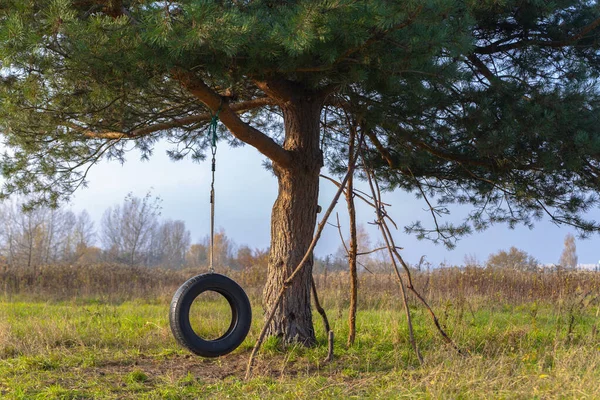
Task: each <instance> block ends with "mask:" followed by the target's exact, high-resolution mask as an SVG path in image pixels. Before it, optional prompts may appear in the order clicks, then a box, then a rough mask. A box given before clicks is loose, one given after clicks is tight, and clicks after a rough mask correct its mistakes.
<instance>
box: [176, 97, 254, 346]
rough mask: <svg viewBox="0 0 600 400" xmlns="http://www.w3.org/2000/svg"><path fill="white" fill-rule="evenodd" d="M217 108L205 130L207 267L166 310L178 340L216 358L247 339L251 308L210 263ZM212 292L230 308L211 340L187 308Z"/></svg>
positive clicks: (244, 295)
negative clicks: (208, 137)
mask: <svg viewBox="0 0 600 400" xmlns="http://www.w3.org/2000/svg"><path fill="white" fill-rule="evenodd" d="M219 111H220V107H219V110H218V111H217V113H216V114H215V115H213V116H212V119H211V122H210V125H209V128H208V133H209V135H212V137H211V152H212V168H211V169H212V182H211V186H210V204H211V207H210V253H209V270H208V273H206V274H201V275H197V276H195V277H193V278H190V279H188V280H187V281H186V282H185V283H184V284H183V285H181V287H179V289H178V290H177V292H175V295H174V296H173V300H171V306H170V310H169V323H170V325H171V331H172V332H173V336H175V339H176V340H177V342H178V343H179V344H180V345H181V346H183V347H185V348H187V349H188V350H189V351H191V352H192V353H194V354H197V355H199V356H202V357H218V356H222V355H225V354H229V353H231V352H232V351H233V350H235V349H236V348H237V347H238V346H239V345H240V344H242V342H243V341H244V339H245V338H246V335H248V331H249V330H250V324H251V322H252V308H251V307H250V301H249V300H248V296H247V295H246V293H245V292H244V290H243V289H242V288H241V287H240V285H238V284H237V283H236V282H235V281H233V280H232V279H231V278H228V277H226V276H225V275H221V274H217V273H215V270H214V266H213V255H214V233H215V229H214V227H215V224H214V222H215V156H216V153H217V124H218V122H219ZM207 291H212V292H216V293H218V294H220V295H221V296H223V297H225V299H226V300H227V302H228V303H229V306H230V307H231V317H232V318H231V323H230V324H229V328H227V331H226V332H225V333H224V334H223V335H221V336H220V337H218V338H217V339H214V340H207V339H204V338H202V337H201V336H199V335H198V334H197V333H196V332H195V331H194V329H193V328H192V324H191V323H190V309H191V306H192V303H193V302H194V300H195V299H196V298H197V297H198V296H200V295H201V294H202V293H204V292H207Z"/></svg>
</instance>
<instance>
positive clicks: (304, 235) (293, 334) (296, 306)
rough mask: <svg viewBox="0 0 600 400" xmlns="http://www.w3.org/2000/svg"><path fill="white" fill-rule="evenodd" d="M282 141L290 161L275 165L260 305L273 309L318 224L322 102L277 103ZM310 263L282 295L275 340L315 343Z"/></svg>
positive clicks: (270, 332) (307, 99)
mask: <svg viewBox="0 0 600 400" xmlns="http://www.w3.org/2000/svg"><path fill="white" fill-rule="evenodd" d="M281 107H282V111H283V117H284V126H285V141H284V144H283V148H284V149H285V150H287V151H288V152H289V154H290V155H291V157H292V162H291V163H289V165H286V166H281V165H279V164H277V163H274V165H273V167H274V172H275V175H276V176H277V179H278V183H279V194H278V196H277V200H276V201H275V204H274V205H273V211H272V215H271V249H270V253H269V265H268V275H267V282H266V285H265V289H264V294H263V296H264V305H265V308H266V309H267V310H269V309H271V308H272V307H273V305H274V302H275V300H276V298H277V295H278V293H279V291H280V290H281V288H282V286H283V283H284V281H285V280H286V278H288V277H289V276H290V275H291V273H292V271H293V270H294V269H295V268H296V266H297V265H298V263H299V262H300V261H301V260H302V258H303V256H304V254H305V253H306V251H307V250H308V247H309V246H310V243H311V241H312V238H313V234H314V230H315V226H316V220H317V202H318V195H319V172H320V170H321V167H322V166H323V155H322V153H321V150H320V147H319V137H320V135H319V119H320V113H321V107H322V99H320V98H318V97H312V96H309V95H304V96H298V97H294V98H293V99H290V100H289V101H286V102H285V103H283V104H281ZM312 266H313V260H312V258H311V260H310V261H309V262H308V265H306V266H305V268H304V269H303V270H302V272H301V274H300V276H298V277H297V278H296V279H295V280H294V281H293V283H292V284H291V286H290V287H289V288H288V289H287V290H286V292H285V295H284V297H283V300H282V302H281V304H280V305H279V307H278V309H277V310H276V313H275V316H274V318H273V321H272V322H271V324H270V326H269V328H268V330H267V335H269V336H278V337H280V338H282V340H283V342H284V343H286V344H287V343H291V342H300V343H303V344H305V345H313V344H314V343H315V333H314V328H313V322H312V313H311V302H310V296H311V294H310V293H311V292H310V291H311V276H312Z"/></svg>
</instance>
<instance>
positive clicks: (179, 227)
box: [153, 220, 191, 268]
mask: <svg viewBox="0 0 600 400" xmlns="http://www.w3.org/2000/svg"><path fill="white" fill-rule="evenodd" d="M153 241H154V242H156V247H157V249H158V250H159V251H158V253H159V254H158V256H159V259H158V262H159V265H162V266H164V267H169V268H181V267H182V266H183V265H184V264H185V258H186V253H187V251H188V249H189V247H190V242H191V239H190V231H188V230H187V229H186V227H185V222H183V221H180V220H177V221H172V220H168V221H165V222H163V223H162V224H161V225H160V227H159V228H158V229H157V231H156V233H155V234H154V240H153Z"/></svg>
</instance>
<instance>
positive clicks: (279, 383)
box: [0, 292, 600, 399]
mask: <svg viewBox="0 0 600 400" xmlns="http://www.w3.org/2000/svg"><path fill="white" fill-rule="evenodd" d="M332 293H334V292H332ZM322 297H323V298H324V300H325V304H326V306H327V309H328V312H329V318H330V319H331V321H332V325H333V329H334V331H335V334H336V358H335V360H334V361H333V362H331V363H328V364H325V363H323V361H322V360H323V358H324V356H325V352H326V343H325V334H324V332H323V331H322V329H321V328H322V327H321V324H320V320H318V319H317V318H318V316H316V317H315V325H316V327H317V329H318V332H317V335H318V338H319V340H320V341H321V342H320V345H319V346H318V347H316V348H312V349H305V348H302V347H295V348H291V349H290V348H288V349H286V350H285V351H283V350H282V349H280V348H279V346H278V343H277V342H276V341H275V340H273V339H270V340H268V341H267V342H266V343H265V345H264V347H263V349H262V351H261V353H260V356H259V359H258V362H257V367H256V369H255V374H254V377H253V378H252V380H250V381H248V382H245V381H244V380H243V374H244V369H245V366H246V361H247V359H248V356H249V353H250V349H251V347H252V345H253V343H254V340H255V339H256V337H257V334H258V330H259V329H260V323H261V322H262V311H261V308H260V305H259V304H258V303H257V302H256V301H253V307H254V323H253V328H252V330H251V332H250V335H249V337H248V339H247V340H246V341H245V342H244V344H243V345H242V346H241V347H240V348H238V349H237V350H236V351H235V352H234V353H232V354H230V355H228V356H225V357H221V358H218V359H202V358H198V357H195V356H191V355H190V354H188V353H187V352H186V351H184V350H182V349H180V348H179V347H178V346H177V344H176V343H175V341H174V339H173V338H172V336H171V332H170V329H169V326H168V319H167V318H168V299H159V300H152V301H150V300H135V301H125V302H114V301H111V302H104V301H99V300H82V299H75V300H69V301H56V300H54V301H39V300H37V301H35V300H31V299H28V300H23V299H24V297H22V296H16V297H12V298H11V299H10V300H9V299H7V298H5V299H4V300H1V301H0V397H2V398H7V399H86V398H89V399H96V398H113V399H138V398H139V399H188V398H189V399H193V398H219V399H221V398H257V399H267V398H289V399H294V398H311V399H320V398H322V399H329V398H352V397H354V398H478V399H480V398H506V399H513V398H523V399H525V398H527V399H529V398H539V399H548V398H577V399H583V398H590V399H591V398H600V384H599V382H600V335H599V334H598V321H599V313H600V308H599V305H598V303H597V302H591V303H590V302H587V303H586V302H585V299H584V301H579V300H578V299H577V298H575V297H574V298H573V299H571V300H559V301H555V302H541V303H533V302H529V303H521V304H510V303H508V302H502V301H493V300H492V299H491V298H479V299H475V298H471V299H468V300H465V299H462V300H460V301H458V300H456V299H449V300H447V301H445V302H442V301H438V302H437V303H436V305H435V307H434V308H435V309H436V311H437V312H438V313H439V316H440V319H441V321H442V323H443V325H444V326H445V327H447V329H448V332H449V333H450V334H451V336H452V337H453V338H454V340H455V341H456V342H457V344H459V346H460V347H462V348H463V349H465V350H467V351H468V352H469V353H470V356H469V357H463V356H460V355H458V354H456V352H455V351H454V350H452V349H451V348H449V347H447V346H446V345H444V344H443V343H442V340H441V339H440V338H439V336H438V335H437V333H436V332H435V331H434V330H433V329H432V325H431V322H430V320H429V319H428V317H427V315H426V314H425V313H424V311H423V310H422V309H421V308H419V307H417V306H416V305H415V307H414V309H413V313H414V317H415V327H416V337H417V339H418V342H419V346H420V348H421V351H422V353H423V355H424V357H425V364H424V365H423V366H420V365H419V364H418V361H417V359H416V357H415V356H414V354H413V353H412V352H411V350H410V346H409V344H408V342H407V328H406V324H405V319H404V316H403V312H402V311H401V307H400V304H397V303H396V302H394V301H387V302H379V303H377V304H378V305H377V307H370V308H368V307H367V308H363V309H361V310H360V311H359V314H358V337H357V342H356V344H355V346H354V347H352V348H350V349H347V348H346V347H345V339H346V338H345V335H346V334H347V327H346V319H345V318H346V313H347V310H346V309H345V308H344V305H345V303H344V302H339V301H336V299H335V298H332V297H331V296H330V295H329V293H328V292H325V293H324V294H323V296H322ZM20 298H21V299H20ZM587 298H588V299H589V298H590V297H589V296H588V297H587ZM217 300H218V299H216V298H208V299H205V302H204V303H203V305H202V306H201V307H202V308H203V309H202V310H199V311H198V312H201V313H204V317H205V318H214V320H215V321H216V320H219V318H220V315H221V313H224V312H225V311H227V310H226V307H223V305H222V303H217ZM224 318H227V317H226V316H225V317H224Z"/></svg>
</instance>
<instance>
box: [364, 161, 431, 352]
mask: <svg viewBox="0 0 600 400" xmlns="http://www.w3.org/2000/svg"><path fill="white" fill-rule="evenodd" d="M361 158H362V161H363V166H364V168H365V172H366V174H367V180H368V182H369V186H370V188H371V191H372V192H373V199H374V201H375V204H376V205H377V207H376V208H375V213H376V214H377V225H378V226H379V230H380V231H381V235H382V236H383V239H384V240H385V244H386V246H387V249H388V252H389V254H390V259H391V260H392V264H393V266H394V272H396V278H397V279H398V284H399V286H400V292H401V293H402V302H403V303H404V311H405V313H406V322H407V325H408V337H409V340H410V344H411V346H412V348H413V350H414V351H415V354H416V356H417V359H418V360H419V363H420V364H423V356H422V355H421V352H420V351H419V346H418V345H417V341H416V340H415V335H414V332H413V325H412V317H411V314H410V308H409V307H408V299H407V298H406V289H404V282H403V281H402V276H401V275H400V271H399V270H398V265H397V264H396V259H395V258H394V253H393V251H392V244H391V243H390V240H389V238H388V237H387V235H386V234H385V230H384V229H383V227H382V221H383V219H384V217H383V213H382V210H381V207H379V204H380V203H379V199H380V198H381V193H380V192H379V193H378V194H379V196H377V195H376V191H375V188H374V187H373V181H372V177H371V170H369V169H368V168H367V165H366V161H365V159H364V156H363V154H362V152H361Z"/></svg>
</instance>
